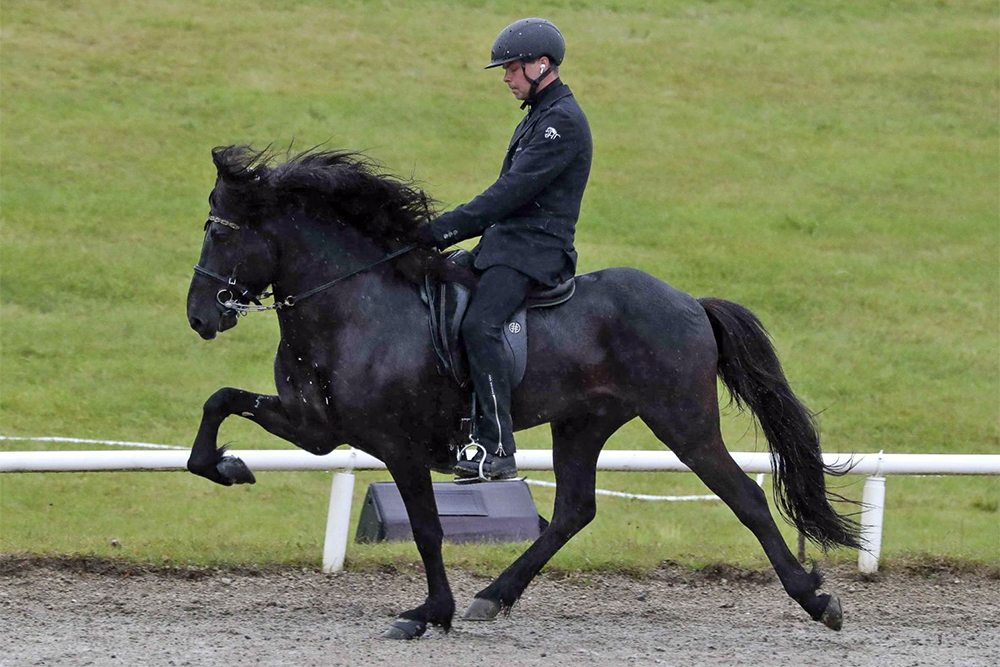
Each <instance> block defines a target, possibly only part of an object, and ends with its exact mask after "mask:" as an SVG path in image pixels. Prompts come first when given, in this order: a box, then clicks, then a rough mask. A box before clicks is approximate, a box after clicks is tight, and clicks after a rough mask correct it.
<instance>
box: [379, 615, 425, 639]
mask: <svg viewBox="0 0 1000 667" xmlns="http://www.w3.org/2000/svg"><path fill="white" fill-rule="evenodd" d="M426 630H427V624H426V623H424V622H422V621H414V620H412V619H409V618H397V619H396V622H395V623H393V624H392V625H391V626H389V629H388V630H386V631H385V632H383V633H382V637H381V638H382V639H416V638H417V637H419V636H420V635H422V634H424V632H425V631H426Z"/></svg>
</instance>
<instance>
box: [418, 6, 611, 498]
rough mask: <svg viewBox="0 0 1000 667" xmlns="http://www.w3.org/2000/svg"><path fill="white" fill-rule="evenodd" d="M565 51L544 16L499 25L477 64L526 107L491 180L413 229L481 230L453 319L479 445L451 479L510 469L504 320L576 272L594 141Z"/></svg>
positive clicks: (447, 233)
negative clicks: (468, 287) (498, 71)
mask: <svg viewBox="0 0 1000 667" xmlns="http://www.w3.org/2000/svg"><path fill="white" fill-rule="evenodd" d="M565 53H566V43H565V41H564V40H563V36H562V33H561V32H560V31H559V29H558V28H556V26H554V25H553V24H552V23H550V22H548V21H546V20H544V19H539V18H526V19H521V20H520V21H516V22H514V23H512V24H510V25H509V26H507V27H506V28H504V29H503V30H502V31H501V32H500V34H499V35H498V36H497V38H496V41H494V42H493V49H492V51H491V60H490V64H489V65H487V66H486V69H490V68H492V67H503V69H504V77H503V81H504V83H506V84H507V86H508V87H509V88H510V91H511V93H513V95H514V97H515V98H517V99H518V100H522V101H523V103H522V104H521V108H522V109H524V108H525V107H530V110H529V111H528V113H527V114H526V115H525V117H524V119H523V120H522V121H521V123H520V124H519V125H518V126H517V129H516V130H514V136H513V138H512V139H511V141H510V145H509V146H508V147H507V153H506V156H505V157H504V161H503V166H502V168H501V170H500V177H499V178H498V179H497V181H496V182H495V183H494V184H493V185H491V186H490V187H489V188H487V189H486V191H485V192H483V193H482V194H481V195H479V196H477V197H476V198H474V199H473V200H472V201H470V202H469V203H467V204H463V205H461V206H459V207H457V208H455V209H454V210H452V211H448V212H446V213H444V214H442V215H440V216H438V217H437V218H435V219H434V220H432V221H431V222H430V224H428V225H424V226H422V227H420V228H418V230H417V231H416V233H415V239H416V240H417V241H419V242H421V243H423V244H426V245H432V246H437V247H446V246H448V245H451V244H453V243H455V242H458V241H461V240H463V239H467V238H471V237H473V236H477V235H480V234H481V235H482V238H481V239H480V241H479V245H478V246H476V248H475V250H473V253H474V254H475V256H476V259H475V268H476V269H478V270H479V271H481V272H482V273H481V276H480V281H479V287H478V288H477V290H476V292H475V294H474V295H473V297H472V301H471V303H470V304H469V308H468V311H467V313H466V315H465V320H464V321H463V323H462V336H463V338H464V340H465V345H466V351H467V353H468V357H469V366H470V369H471V372H472V384H473V389H474V390H475V395H476V407H477V410H476V415H477V420H476V424H475V430H474V433H475V438H474V441H475V442H476V443H477V444H478V445H479V447H478V448H476V452H475V456H474V457H473V458H471V459H469V458H468V457H465V458H462V460H460V461H459V462H458V464H457V465H456V466H455V472H456V474H457V475H458V476H459V477H469V478H475V477H483V478H485V479H511V478H513V477H516V476H517V466H516V464H515V463H514V456H513V454H514V432H513V424H512V420H511V416H510V399H511V387H510V378H509V376H508V373H509V371H508V368H507V362H506V357H505V353H504V348H503V346H504V344H505V343H504V340H503V331H502V329H503V325H504V322H506V321H507V319H509V318H510V316H511V315H513V314H514V312H515V311H516V310H517V308H518V306H520V305H521V304H522V303H523V302H524V300H525V299H526V297H527V296H528V294H529V293H530V292H531V291H532V289H533V288H534V287H536V286H538V285H543V286H548V287H554V286H555V285H558V284H559V283H560V282H562V281H565V280H568V279H569V278H571V277H572V276H573V275H574V273H575V271H576V251H575V250H574V247H573V237H574V230H575V228H576V221H577V218H578V217H579V215H580V201H581V200H582V199H583V191H584V188H586V186H587V177H588V176H589V174H590V160H591V155H592V149H593V147H592V143H591V137H590V126H589V124H588V123H587V117H586V116H585V115H584V113H583V110H582V109H580V105H579V104H577V102H576V99H575V98H574V97H573V93H572V92H571V91H570V89H569V86H567V85H565V84H564V83H563V82H562V81H561V80H560V79H559V65H560V64H561V63H562V61H563V56H564V55H565Z"/></svg>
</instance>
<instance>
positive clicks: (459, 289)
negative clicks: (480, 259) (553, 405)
mask: <svg viewBox="0 0 1000 667" xmlns="http://www.w3.org/2000/svg"><path fill="white" fill-rule="evenodd" d="M446 259H447V261H449V262H452V263H454V264H457V265H458V266H462V267H467V268H471V267H472V263H473V261H475V256H474V255H473V254H472V253H471V252H469V251H467V250H455V251H453V252H451V253H449V254H448V255H447V258H446ZM575 291H576V282H575V279H573V278H570V279H569V280H567V281H566V282H563V283H560V284H559V285H556V286H555V287H545V288H541V289H538V290H536V291H534V292H532V293H531V294H529V295H528V299H527V301H525V303H524V304H522V305H521V306H520V307H519V308H518V309H517V311H516V312H515V313H514V315H513V316H512V317H511V318H510V319H509V320H507V322H506V323H505V324H504V330H503V334H504V340H505V341H506V343H507V344H506V345H505V350H506V352H507V360H508V368H509V369H510V379H511V383H510V386H511V389H516V388H517V386H518V385H519V384H521V380H522V379H524V371H525V368H527V364H528V315H527V311H528V310H529V309H531V308H549V307H551V306H558V305H559V304H561V303H565V302H567V301H569V300H570V298H571V297H572V296H573V293H574V292H575ZM421 296H422V297H423V299H424V301H425V302H426V303H427V307H428V308H429V310H430V330H431V341H432V342H433V343H434V351H435V352H437V356H438V371H439V372H440V373H441V374H442V375H451V377H452V378H454V380H455V381H456V382H457V383H458V385H459V386H460V387H464V386H466V385H467V384H469V381H470V379H471V377H470V375H469V361H468V358H467V357H466V354H465V346H464V345H463V344H462V341H461V330H462V319H463V318H464V317H465V311H466V309H467V308H468V307H469V301H470V300H471V299H472V290H471V289H469V288H468V287H466V286H465V285H461V284H459V283H455V282H439V281H436V280H434V279H433V278H432V277H430V276H427V277H425V278H424V285H423V289H422V294H421Z"/></svg>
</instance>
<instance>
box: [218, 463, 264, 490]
mask: <svg viewBox="0 0 1000 667" xmlns="http://www.w3.org/2000/svg"><path fill="white" fill-rule="evenodd" d="M215 469H216V470H217V471H218V473H219V474H220V475H222V478H223V479H226V480H228V481H229V483H230V484H256V483H257V478H256V477H254V476H253V473H252V472H250V468H248V467H247V464H246V463H243V461H242V460H241V459H238V458H236V457H235V456H224V457H222V460H221V461H219V462H218V463H216V464H215Z"/></svg>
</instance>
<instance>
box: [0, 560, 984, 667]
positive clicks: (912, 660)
mask: <svg viewBox="0 0 1000 667" xmlns="http://www.w3.org/2000/svg"><path fill="white" fill-rule="evenodd" d="M451 583H452V588H453V590H454V591H455V595H456V598H457V601H458V605H459V612H461V611H462V610H463V609H464V606H465V605H467V604H468V603H469V601H470V600H471V599H472V597H473V595H474V594H475V593H476V591H478V590H479V589H481V588H482V587H484V586H485V585H486V584H487V583H488V582H487V580H486V579H485V578H482V577H477V576H473V575H470V574H468V573H465V572H462V571H452V572H451ZM825 589H826V590H830V591H834V592H836V593H837V594H839V595H840V597H841V600H842V602H843V606H844V616H845V619H844V629H843V631H842V632H839V633H837V632H833V631H832V630H829V629H827V628H825V627H824V626H823V625H821V624H820V623H814V622H812V621H811V620H809V618H808V617H807V616H806V615H805V613H804V612H803V611H802V610H801V609H800V608H799V607H798V606H797V605H796V604H795V603H794V602H792V601H791V600H790V599H789V598H788V597H786V596H785V594H784V592H783V591H782V589H781V586H780V584H779V583H778V582H777V580H776V579H775V578H774V577H773V575H771V574H770V573H759V572H753V571H746V570H737V569H735V568H730V567H726V566H710V567H709V568H706V570H703V571H701V572H693V571H691V570H689V569H686V568H680V567H674V566H664V567H662V568H660V569H659V570H657V571H656V572H654V573H652V574H650V575H647V576H644V577H641V578H634V577H628V576H622V575H613V574H583V575H574V576H558V575H546V574H543V575H542V576H541V577H539V579H538V580H537V581H536V582H535V583H534V584H533V585H532V586H531V587H530V588H529V589H528V591H527V593H526V595H525V597H524V598H523V599H522V601H521V603H520V604H519V605H518V606H517V607H515V609H514V612H513V613H512V615H511V616H510V617H508V618H504V617H500V618H499V619H497V620H496V621H493V622H491V623H469V622H462V621H456V624H455V627H454V629H453V630H452V632H451V633H450V634H444V633H443V632H441V631H440V630H437V629H431V630H429V631H428V633H427V635H425V636H424V638H422V639H419V640H416V641H412V642H394V641H386V640H379V639H377V637H378V635H379V634H380V633H381V632H382V631H383V630H384V629H385V628H386V627H388V625H389V624H390V623H391V622H392V620H393V619H394V618H395V614H396V612H397V611H399V610H401V609H404V608H407V607H411V606H414V605H415V604H417V603H418V602H419V601H420V600H422V598H423V596H424V594H425V587H424V581H423V577H422V575H421V574H420V573H419V572H417V571H413V572H396V571H387V572H364V573H346V574H336V575H324V574H321V573H319V572H316V571H312V570H301V569H283V570H248V569H242V570H217V569H146V568H141V567H138V566H134V565H128V564H122V563H116V562H109V561H100V560H89V559H83V560H80V559H75V560H69V559H56V558H24V557H18V556H9V555H8V556H0V637H2V638H3V640H2V650H0V665H4V666H7V665H10V666H11V667H13V666H15V665H16V666H19V667H20V666H22V665H198V666H215V665H220V666H221V665H226V666H230V665H278V666H285V665H287V666H295V667H310V666H313V665H316V666H319V665H323V666H333V665H362V666H367V665H372V666H374V665H393V666H394V667H406V666H409V665H432V664H433V665H442V666H449V665H456V666H458V665H461V666H463V667H464V666H466V665H475V666H476V667H480V666H493V665H497V666H500V665H503V666H504V667H510V666H511V665H550V666H560V667H562V666H563V665H567V664H570V663H572V664H574V665H602V666H603V665H676V666H678V667H693V666H697V665H754V666H759V665H838V666H841V667H849V666H852V665H879V666H880V667H895V666H899V667H902V666H906V667H911V666H917V665H928V666H931V665H933V666H935V667H937V666H943V665H968V666H972V665H977V666H978V665H983V666H986V665H990V666H993V665H997V664H1000V580H998V579H997V575H996V572H995V570H994V571H985V570H968V569H964V570H963V569H955V568H949V567H943V568H931V569H908V570H906V571H900V572H890V573H886V574H881V575H879V576H878V577H876V578H874V579H870V580H865V579H863V578H861V577H860V576H859V575H858V574H857V573H856V572H853V571H851V570H849V569H846V568H845V569H840V570H832V571H828V572H827V583H826V586H825Z"/></svg>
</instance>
